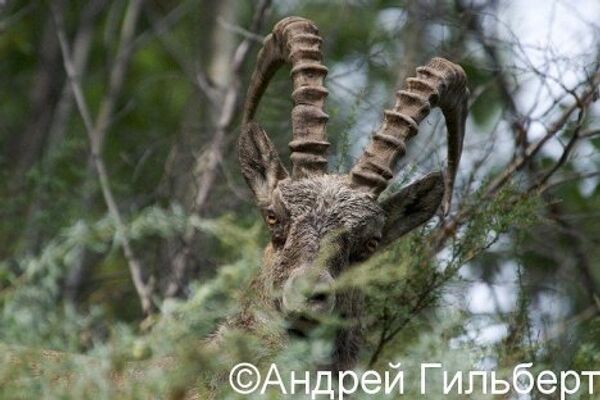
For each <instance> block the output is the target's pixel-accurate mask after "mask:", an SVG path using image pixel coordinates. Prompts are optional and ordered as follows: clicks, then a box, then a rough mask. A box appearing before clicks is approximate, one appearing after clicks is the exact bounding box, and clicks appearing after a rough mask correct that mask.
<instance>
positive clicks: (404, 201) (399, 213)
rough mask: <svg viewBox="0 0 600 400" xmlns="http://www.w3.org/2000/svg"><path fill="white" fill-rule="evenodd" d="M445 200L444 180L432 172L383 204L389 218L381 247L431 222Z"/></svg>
mask: <svg viewBox="0 0 600 400" xmlns="http://www.w3.org/2000/svg"><path fill="white" fill-rule="evenodd" d="M443 197H444V177H443V175H442V173H441V172H432V173H430V174H428V175H427V176H425V177H424V178H422V179H420V180H418V181H417V182H415V183H413V184H411V185H408V186H406V187H405V188H403V189H402V190H400V191H399V192H398V193H395V194H393V195H392V196H390V197H388V198H387V199H385V200H384V201H383V202H382V203H381V207H382V208H383V209H384V211H385V213H386V215H387V219H386V222H385V226H384V228H383V238H382V244H383V245H386V244H389V243H391V242H393V241H394V240H396V239H398V238H400V237H401V236H403V235H405V234H406V233H408V232H410V231H411V230H413V229H414V228H416V227H417V226H419V225H421V224H423V223H424V222H426V221H427V220H428V219H430V218H431V217H432V216H433V215H434V214H435V212H436V211H437V209H438V208H439V206H440V203H441V202H442V198H443Z"/></svg>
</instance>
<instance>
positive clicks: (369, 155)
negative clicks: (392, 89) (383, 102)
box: [350, 58, 469, 213]
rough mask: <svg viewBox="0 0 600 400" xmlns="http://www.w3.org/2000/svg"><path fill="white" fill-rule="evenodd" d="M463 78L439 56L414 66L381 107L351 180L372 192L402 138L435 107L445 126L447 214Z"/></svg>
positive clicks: (459, 137)
mask: <svg viewBox="0 0 600 400" xmlns="http://www.w3.org/2000/svg"><path fill="white" fill-rule="evenodd" d="M468 97H469V90H468V89H467V77H466V74H465V72H464V70H463V69H462V68H461V67H460V66H459V65H457V64H454V63H452V62H450V61H448V60H445V59H443V58H433V59H432V60H431V61H430V62H429V63H428V64H427V65H426V66H423V67H419V68H417V76H416V77H415V78H408V79H407V80H406V88H405V89H404V90H400V91H398V92H397V93H396V103H395V104H394V107H393V108H392V109H391V110H385V111H384V119H383V123H382V124H381V126H380V127H379V129H378V130H377V131H376V132H375V134H374V135H373V138H372V140H371V142H370V143H369V145H368V146H367V148H366V149H365V151H364V153H363V155H362V156H361V158H360V159H359V160H358V161H357V163H356V164H355V165H354V167H353V168H352V170H351V171H350V179H351V185H352V186H353V187H354V188H358V189H362V190H365V191H368V192H371V193H373V194H374V195H375V196H378V195H379V194H380V193H381V192H382V191H383V190H385V188H386V187H387V185H388V183H389V181H390V180H391V179H392V178H393V176H394V168H395V166H396V164H397V162H398V160H399V159H400V157H402V156H403V155H404V154H405V153H406V141H407V140H408V139H410V138H412V137H414V136H415V135H416V134H417V133H418V131H419V124H420V123H421V121H422V120H423V119H425V117H427V115H429V112H430V111H431V110H432V109H433V108H435V107H440V109H441V110H442V113H443V115H444V119H445V120H446V126H447V129H448V170H447V173H446V180H445V189H446V190H445V193H444V201H443V207H444V212H445V213H447V212H448V210H449V208H450V201H451V199H452V189H453V187H454V179H455V177H456V171H457V169H458V164H459V161H460V155H461V152H462V144H463V137H464V131H465V121H466V117H467V100H468Z"/></svg>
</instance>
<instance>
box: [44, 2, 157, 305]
mask: <svg viewBox="0 0 600 400" xmlns="http://www.w3.org/2000/svg"><path fill="white" fill-rule="evenodd" d="M142 3H143V0H132V1H130V3H129V5H128V7H127V11H126V15H125V19H124V22H123V27H122V30H121V39H120V43H119V50H118V51H117V57H116V60H115V66H114V68H113V70H112V73H111V76H110V79H109V90H108V92H107V93H106V95H105V97H104V99H103V101H102V105H101V106H100V111H99V113H98V117H97V119H96V121H95V123H94V121H93V120H92V117H91V113H90V110H89V107H88V105H87V102H86V100H85V96H84V94H83V90H82V87H81V82H80V81H79V77H78V76H77V74H76V69H75V66H74V65H73V61H72V60H71V53H70V50H69V46H68V43H67V38H66V34H65V28H64V24H63V21H62V18H61V16H60V14H59V13H57V12H56V10H55V9H54V8H53V10H52V13H53V17H54V22H55V24H56V34H57V36H58V40H59V43H60V48H61V53H62V57H63V63H64V67H65V70H66V72H67V78H68V80H69V82H70V84H71V89H72V91H73V96H74V98H75V103H76V105H77V108H78V110H79V114H80V115H81V118H82V119H83V123H84V125H85V131H86V133H87V136H88V140H89V142H90V151H91V159H92V163H93V165H94V168H95V170H96V173H97V175H98V179H99V182H100V187H101V190H102V195H103V197H104V202H105V203H106V206H107V208H108V211H109V213H110V215H111V217H112V218H113V220H114V222H115V228H116V232H117V237H118V239H119V240H120V241H121V243H122V246H123V253H124V255H125V259H126V260H127V263H128V266H129V271H130V274H131V278H132V280H133V284H134V287H135V290H136V292H137V294H138V297H139V298H140V302H141V304H142V310H143V312H144V314H145V315H149V314H151V313H153V312H154V311H156V307H155V305H154V303H153V301H152V284H151V283H146V282H145V281H144V277H143V268H142V265H141V263H140V261H139V259H138V258H137V256H136V255H135V253H134V251H133V247H132V245H131V242H130V241H129V238H128V237H127V229H126V227H125V224H124V222H123V218H122V216H121V214H120V212H119V208H118V206H117V203H116V201H115V198H114V195H113V193H112V190H111V187H110V180H109V176H108V172H107V169H106V165H105V163H104V159H103V158H102V142H103V140H104V137H105V135H106V132H107V128H108V125H109V122H110V119H111V118H112V113H113V111H114V104H115V101H116V97H117V93H118V92H119V91H120V87H121V85H122V83H123V79H124V75H125V70H126V65H127V63H128V62H127V60H128V58H129V56H130V48H131V47H130V43H131V38H132V37H133V33H134V31H135V25H136V21H137V17H138V15H139V12H140V9H141V5H142Z"/></svg>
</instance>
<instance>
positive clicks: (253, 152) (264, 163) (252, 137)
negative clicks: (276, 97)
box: [238, 122, 288, 207]
mask: <svg viewBox="0 0 600 400" xmlns="http://www.w3.org/2000/svg"><path fill="white" fill-rule="evenodd" d="M238 157H239V160H240V164H241V168H242V174H243V175H244V178H245V179H246V182H247V183H248V186H249V187H250V189H251V190H252V192H253V193H254V196H255V198H256V201H257V203H258V205H259V206H261V207H265V206H267V205H269V204H270V203H271V195H272V193H273V190H274V189H275V187H277V183H278V182H279V181H280V180H282V179H285V178H287V177H288V172H287V171H286V169H285V167H284V166H283V164H282V163H281V160H280V159H279V154H277V150H275V147H274V146H273V143H272V142H271V140H270V139H269V137H268V136H267V133H266V132H265V131H264V130H263V129H262V128H261V127H260V126H259V125H258V124H257V123H255V122H250V123H248V124H247V125H246V126H245V127H244V128H243V129H242V133H241V134H240V137H239V140H238Z"/></svg>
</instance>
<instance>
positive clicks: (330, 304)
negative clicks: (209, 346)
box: [239, 17, 468, 312]
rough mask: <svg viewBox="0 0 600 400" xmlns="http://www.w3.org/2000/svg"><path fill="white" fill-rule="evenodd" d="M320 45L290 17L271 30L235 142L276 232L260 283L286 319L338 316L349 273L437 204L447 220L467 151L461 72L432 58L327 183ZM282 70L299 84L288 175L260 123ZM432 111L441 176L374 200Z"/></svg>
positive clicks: (308, 25)
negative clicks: (440, 134)
mask: <svg viewBox="0 0 600 400" xmlns="http://www.w3.org/2000/svg"><path fill="white" fill-rule="evenodd" d="M321 43H322V39H321V37H320V36H319V32H318V29H317V28H316V27H315V25H314V24H313V23H312V22H311V21H308V20H306V19H303V18H299V17H289V18H285V19H283V20H281V21H280V22H279V23H277V24H276V25H275V27H274V29H273V31H272V33H271V34H269V35H268V36H267V37H266V39H265V41H264V45H263V48H262V49H261V51H260V53H259V55H258V60H257V66H256V69H255V71H254V74H253V75H252V78H251V82H250V86H249V90H248V95H247V99H246V104H245V109H244V119H243V127H242V132H241V136H240V139H239V159H240V163H241V168H242V173H243V175H244V177H245V179H246V181H247V183H248V185H249V186H250V189H251V190H252V192H253V193H254V196H255V199H256V202H257V204H258V207H259V208H260V210H261V212H262V215H263V217H264V220H265V222H266V224H267V227H268V228H269V230H270V231H271V243H270V245H269V246H268V248H267V250H266V257H265V259H266V262H265V264H266V265H264V266H263V274H262V276H263V277H266V279H268V280H269V282H265V283H266V285H265V287H266V288H269V290H273V298H274V304H275V305H276V306H277V307H280V309H281V310H282V311H284V312H294V311H298V310H300V309H302V308H304V309H309V310H312V311H315V312H328V311H330V310H332V309H333V308H334V307H335V306H336V304H335V303H336V301H335V298H334V295H333V294H332V293H331V292H330V291H329V290H327V289H328V287H330V286H331V284H332V282H334V280H335V279H336V277H337V276H338V275H339V274H340V273H341V272H342V271H344V269H346V268H347V267H348V266H350V265H352V264H353V263H357V262H359V261H362V260H365V259H367V258H368V257H370V256H371V255H372V254H373V253H375V252H376V251H377V250H378V249H380V248H382V247H384V246H385V245H386V244H389V243H391V242H393V241H395V240H396V239H398V238H399V237H401V236H402V235H404V234H406V233H407V232H409V231H411V230H412V229H414V228H415V227H417V226H419V225H421V224H422V223H424V222H425V221H427V220H428V219H429V218H431V217H432V216H433V215H434V213H435V212H436V210H438V208H439V206H440V204H443V208H444V211H445V212H447V210H448V207H449V204H450V199H451V196H452V187H453V181H454V177H455V175H456V170H457V167H458V163H459V159H460V154H461V150H462V142H463V133H464V125H465V117H466V104H467V97H468V90H467V89H466V77H465V73H464V71H463V70H462V68H461V67H459V66H458V65H455V64H453V63H451V62H449V61H447V60H444V59H441V58H434V59H433V60H431V61H430V63H429V64H428V65H427V66H424V67H420V68H418V69H417V77H415V78H409V79H408V80H407V88H406V89H405V90H401V91H399V92H398V93H397V94H396V103H395V105H394V107H393V108H392V109H391V110H386V111H385V112H384V121H383V123H382V124H381V126H380V127H379V129H378V130H377V132H376V133H375V134H374V136H373V138H372V141H371V143H370V144H369V145H368V147H367V149H366V150H365V152H364V154H363V155H362V157H361V158H360V159H359V160H358V162H357V163H356V165H355V166H354V167H353V168H352V170H351V171H350V173H349V174H348V175H338V174H328V173H327V172H326V167H327V159H326V157H325V154H326V151H327V148H328V147H329V142H327V139H326V135H325V125H326V123H327V120H328V116H327V114H325V112H324V111H323V106H324V102H325V98H326V97H327V89H325V88H324V87H323V79H324V78H325V76H326V75H327V68H326V67H325V66H323V64H322V63H321V58H322V55H321ZM284 63H288V64H290V65H291V68H292V69H291V77H292V80H293V93H292V99H293V103H294V107H293V110H292V140H291V142H290V144H289V146H290V149H291V157H290V158H291V162H292V171H291V174H290V173H288V171H287V170H286V168H285V167H284V166H283V164H282V163H281V161H280V158H279V156H278V154H277V151H276V150H275V148H274V146H273V144H272V143H271V141H270V140H269V137H268V135H267V134H266V133H265V131H264V130H263V129H261V127H260V126H259V125H258V124H257V123H256V122H255V114H256V110H257V107H258V103H259V101H260V99H261V97H262V95H263V93H264V92H265V89H266V87H267V85H268V83H269V81H270V79H271V77H272V76H273V75H274V73H275V71H276V70H277V69H278V68H279V67H280V66H281V65H283V64H284ZM436 106H437V107H440V109H441V110H442V112H443V114H444V117H445V120H446V124H447V128H448V170H447V173H446V174H445V177H444V175H443V174H442V173H440V172H436V173H431V174H429V175H427V176H425V177H424V178H422V179H421V180H419V181H417V182H416V183H413V184H411V185H409V186H407V187H405V188H404V189H402V190H400V191H399V192H398V193H396V194H392V195H391V196H388V197H387V199H386V200H385V201H380V200H378V197H379V194H380V193H381V192H382V191H383V190H384V189H385V188H386V187H387V185H388V183H389V182H390V180H391V179H392V178H393V175H394V167H395V166H396V163H397V162H398V159H399V158H400V157H402V156H403V155H404V153H405V152H406V144H405V143H406V141H407V140H408V139H410V138H411V137H413V136H415V135H416V134H417V132H418V125H419V123H420V122H421V121H422V120H423V119H424V118H425V117H426V116H427V115H428V114H429V111H430V109H431V108H433V107H436ZM325 248H328V250H327V251H324V249H325ZM306 276H312V277H313V278H314V279H313V280H312V281H309V282H312V283H311V285H313V286H311V287H309V288H308V290H305V289H306V288H302V287H301V286H302V281H303V279H304V278H306ZM338 303H340V302H339V301H338ZM338 305H339V304H338ZM342 312H343V311H342Z"/></svg>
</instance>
